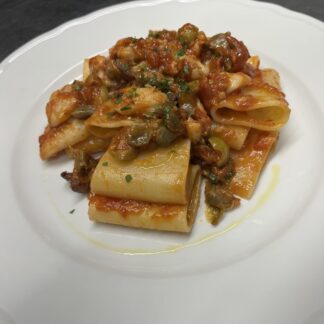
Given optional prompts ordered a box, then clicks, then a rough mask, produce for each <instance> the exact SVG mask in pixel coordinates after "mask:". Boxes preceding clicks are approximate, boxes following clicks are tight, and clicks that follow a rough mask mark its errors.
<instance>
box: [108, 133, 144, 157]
mask: <svg viewBox="0 0 324 324" xmlns="http://www.w3.org/2000/svg"><path fill="white" fill-rule="evenodd" d="M109 153H110V154H111V155H112V156H113V157H114V158H115V159H117V160H121V161H128V160H132V159H134V158H135V157H136V156H137V154H138V151H137V149H136V148H135V147H132V146H131V145H129V144H128V142H127V132H126V131H125V132H122V133H120V134H118V135H116V136H114V137H113V138H112V139H111V142H110V144H109Z"/></svg>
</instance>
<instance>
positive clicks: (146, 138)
mask: <svg viewBox="0 0 324 324" xmlns="http://www.w3.org/2000/svg"><path fill="white" fill-rule="evenodd" d="M151 137H152V131H151V130H150V129H149V128H148V127H147V126H145V125H136V126H133V127H131V128H130V130H129V132H128V140H127V142H128V144H129V145H131V146H133V147H141V146H145V145H147V144H148V143H149V142H150V140H151Z"/></svg>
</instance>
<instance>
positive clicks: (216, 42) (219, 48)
mask: <svg viewBox="0 0 324 324" xmlns="http://www.w3.org/2000/svg"><path fill="white" fill-rule="evenodd" d="M227 35H228V34H227V33H225V34H224V33H221V34H217V35H214V36H212V37H210V38H209V41H208V45H209V48H210V49H211V50H213V51H214V52H215V53H216V54H219V55H221V54H222V52H223V51H224V50H228V49H229V48H230V45H229V43H228V41H227V39H226V36H227Z"/></svg>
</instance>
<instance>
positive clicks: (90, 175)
mask: <svg viewBox="0 0 324 324" xmlns="http://www.w3.org/2000/svg"><path fill="white" fill-rule="evenodd" d="M259 65H260V61H259V58H258V57H257V56H250V53H249V51H248V49H247V48H246V46H245V45H244V43H243V42H241V41H239V40H237V39H236V38H234V37H233V36H232V35H231V33H229V32H227V33H220V34H216V35H214V36H212V37H207V36H206V35H205V33H204V32H203V31H200V30H199V29H198V28H197V27H196V26H194V25H191V24H185V25H184V26H182V27H181V28H179V29H178V30H177V31H169V30H160V31H150V32H149V34H148V36H147V37H146V38H133V37H128V38H124V39H121V40H119V41H118V42H117V43H116V44H115V45H114V46H113V47H112V48H111V49H110V50H109V55H108V56H101V55H97V56H94V57H92V58H89V59H86V60H85V61H84V66H83V80H75V81H74V82H73V83H72V84H68V85H65V86H64V87H63V88H61V89H59V90H57V91H55V92H54V93H53V94H52V95H51V97H50V99H49V102H48V104H47V106H46V115H47V119H48V126H47V127H46V128H45V131H44V134H43V135H41V136H40V138H39V143H40V156H41V158H42V159H43V160H47V159H50V158H52V157H55V156H57V155H58V154H60V153H61V152H66V153H67V154H68V155H69V156H70V157H72V158H73V159H74V160H75V162H74V169H73V172H63V173H62V177H63V178H65V179H66V180H68V181H69V182H70V185H71V188H72V190H74V191H78V192H84V193H89V217H90V219H91V220H93V221H96V222H104V223H110V224H119V225H124V226H133V227H139V228H147V229H155V230H167V231H178V232H190V230H191V228H192V225H193V223H194V219H195V215H196V212H197V208H198V205H199V199H200V198H199V192H200V190H199V188H200V183H201V181H200V179H201V175H202V176H203V177H204V178H205V179H206V186H205V200H206V203H207V204H208V205H209V207H211V208H213V209H214V212H213V215H214V218H213V219H212V220H211V222H212V223H214V224H216V223H217V222H218V221H219V219H220V216H221V215H222V214H223V213H224V211H227V210H230V209H233V208H235V207H237V206H239V203H240V200H239V197H240V198H250V197H251V196H252V194H253V192H254V190H255V187H256V183H257V181H258V178H259V175H260V173H261V171H262V168H263V167H264V165H265V163H266V161H267V159H268V156H269V153H270V152H271V150H272V149H273V147H274V145H275V144H276V142H277V140H278V134H279V130H280V129H281V128H282V127H283V126H284V125H285V124H286V123H287V121H288V119H289V114H290V109H289V107H288V103H287V101H286V100H285V95H284V93H283V92H282V91H281V88H280V80H279V74H278V73H277V72H276V71H275V70H273V69H260V68H259ZM98 153H101V157H99V158H97V154H98ZM94 154H95V156H96V158H95V157H94Z"/></svg>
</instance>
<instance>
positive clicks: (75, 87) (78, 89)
mask: <svg viewBox="0 0 324 324" xmlns="http://www.w3.org/2000/svg"><path fill="white" fill-rule="evenodd" d="M82 88H83V86H82V85H81V84H75V85H74V90H76V91H80V90H81V89H82Z"/></svg>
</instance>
